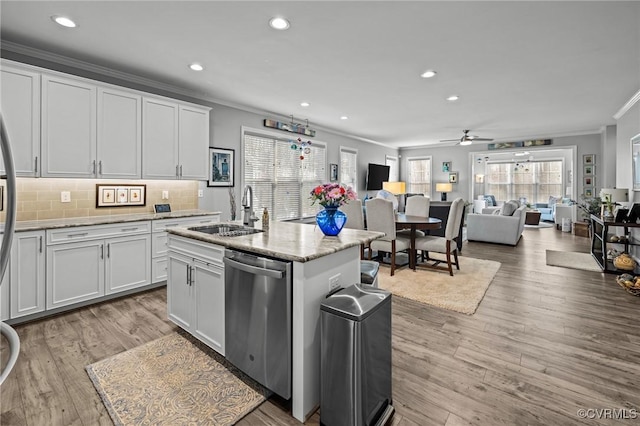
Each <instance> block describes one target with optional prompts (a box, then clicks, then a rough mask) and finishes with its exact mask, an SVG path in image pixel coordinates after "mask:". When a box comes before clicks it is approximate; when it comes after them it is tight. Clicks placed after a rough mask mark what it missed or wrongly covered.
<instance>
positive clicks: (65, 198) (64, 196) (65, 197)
mask: <svg viewBox="0 0 640 426" xmlns="http://www.w3.org/2000/svg"><path fill="white" fill-rule="evenodd" d="M60 202H61V203H70V202H71V192H70V191H62V192H61V193H60Z"/></svg>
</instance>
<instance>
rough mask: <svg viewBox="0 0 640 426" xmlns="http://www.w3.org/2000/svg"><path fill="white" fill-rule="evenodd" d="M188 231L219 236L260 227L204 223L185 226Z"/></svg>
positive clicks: (228, 235) (243, 232)
mask: <svg viewBox="0 0 640 426" xmlns="http://www.w3.org/2000/svg"><path fill="white" fill-rule="evenodd" d="M187 229H189V231H196V232H204V233H205V234H211V235H218V236H220V237H239V236H242V235H251V234H256V233H258V232H262V230H260V229H255V228H251V227H249V226H242V225H222V224H221V225H206V226H194V227H192V228H187Z"/></svg>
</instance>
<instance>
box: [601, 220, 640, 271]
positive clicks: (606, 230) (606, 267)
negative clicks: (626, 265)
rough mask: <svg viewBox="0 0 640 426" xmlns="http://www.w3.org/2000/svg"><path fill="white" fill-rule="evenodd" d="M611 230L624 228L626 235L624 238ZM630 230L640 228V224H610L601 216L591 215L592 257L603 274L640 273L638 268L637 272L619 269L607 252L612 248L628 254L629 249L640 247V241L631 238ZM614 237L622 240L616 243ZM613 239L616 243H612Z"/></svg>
mask: <svg viewBox="0 0 640 426" xmlns="http://www.w3.org/2000/svg"><path fill="white" fill-rule="evenodd" d="M611 228H623V230H624V234H623V235H622V236H619V235H616V234H615V233H614V232H612V231H611ZM630 228H640V223H626V222H608V221H605V220H603V219H602V218H601V217H600V216H596V215H591V229H592V230H593V232H592V233H591V255H592V256H593V258H594V259H595V260H596V262H598V265H600V267H601V268H602V271H603V272H607V273H612V274H622V273H625V272H627V273H632V272H636V273H638V272H640V268H638V267H636V271H624V270H622V269H617V268H616V267H615V266H614V265H613V259H612V258H609V256H608V255H607V251H608V250H609V249H611V248H613V249H616V250H623V251H624V252H627V253H628V252H629V247H632V246H640V240H638V239H636V238H633V237H632V236H631V234H630V231H629V229H630ZM614 237H617V238H620V237H622V240H621V241H620V240H619V241H615V238H614ZM612 238H613V239H614V241H612Z"/></svg>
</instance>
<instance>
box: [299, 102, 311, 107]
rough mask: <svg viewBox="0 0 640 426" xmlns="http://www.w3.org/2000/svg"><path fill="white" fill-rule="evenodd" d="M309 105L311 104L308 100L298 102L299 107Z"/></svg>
mask: <svg viewBox="0 0 640 426" xmlns="http://www.w3.org/2000/svg"><path fill="white" fill-rule="evenodd" d="M309 105H311V104H310V103H309V102H300V106H301V107H308V106H309Z"/></svg>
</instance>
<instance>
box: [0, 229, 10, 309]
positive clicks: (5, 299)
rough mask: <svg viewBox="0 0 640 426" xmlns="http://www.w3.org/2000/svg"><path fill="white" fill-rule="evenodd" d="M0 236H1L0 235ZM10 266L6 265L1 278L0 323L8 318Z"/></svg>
mask: <svg viewBox="0 0 640 426" xmlns="http://www.w3.org/2000/svg"><path fill="white" fill-rule="evenodd" d="M0 236H2V234H0ZM10 270H11V265H10V264H8V265H7V269H6V270H5V273H4V277H2V284H0V321H6V320H8V319H9V318H10V315H9V313H10V308H9V306H10V303H9V284H10V283H9V275H10V272H9V271H10Z"/></svg>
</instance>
